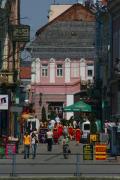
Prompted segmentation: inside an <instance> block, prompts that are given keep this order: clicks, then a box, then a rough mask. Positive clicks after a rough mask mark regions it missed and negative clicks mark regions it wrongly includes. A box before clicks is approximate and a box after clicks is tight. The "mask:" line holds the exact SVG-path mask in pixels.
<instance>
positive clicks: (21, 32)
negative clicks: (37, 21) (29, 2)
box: [11, 25, 30, 42]
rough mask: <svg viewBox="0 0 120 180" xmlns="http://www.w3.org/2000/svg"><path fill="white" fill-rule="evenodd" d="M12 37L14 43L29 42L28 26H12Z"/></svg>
mask: <svg viewBox="0 0 120 180" xmlns="http://www.w3.org/2000/svg"><path fill="white" fill-rule="evenodd" d="M11 29H12V37H13V41H14V42H29V41H30V26H28V25H13V26H12V27H11Z"/></svg>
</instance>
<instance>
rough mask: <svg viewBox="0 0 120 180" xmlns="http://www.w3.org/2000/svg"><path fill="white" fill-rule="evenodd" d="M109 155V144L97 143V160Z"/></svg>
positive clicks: (104, 158)
mask: <svg viewBox="0 0 120 180" xmlns="http://www.w3.org/2000/svg"><path fill="white" fill-rule="evenodd" d="M106 157H107V145H106V144H96V145H95V159H96V160H106Z"/></svg>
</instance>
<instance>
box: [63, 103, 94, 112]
mask: <svg viewBox="0 0 120 180" xmlns="http://www.w3.org/2000/svg"><path fill="white" fill-rule="evenodd" d="M63 111H64V112H91V111H92V107H91V105H89V104H86V103H85V102H83V101H78V102H76V103H74V104H72V105H70V106H65V107H64V109H63Z"/></svg>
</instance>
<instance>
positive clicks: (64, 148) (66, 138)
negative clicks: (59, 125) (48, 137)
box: [62, 136, 71, 159]
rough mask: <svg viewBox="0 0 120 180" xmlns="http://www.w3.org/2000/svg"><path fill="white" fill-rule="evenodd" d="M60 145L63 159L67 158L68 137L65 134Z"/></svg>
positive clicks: (68, 150)
mask: <svg viewBox="0 0 120 180" xmlns="http://www.w3.org/2000/svg"><path fill="white" fill-rule="evenodd" d="M62 146H63V156H64V159H68V157H69V154H70V153H71V151H70V148H69V138H68V137H67V136H64V139H63V140H62Z"/></svg>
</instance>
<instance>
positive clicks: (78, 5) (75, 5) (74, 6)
mask: <svg viewBox="0 0 120 180" xmlns="http://www.w3.org/2000/svg"><path fill="white" fill-rule="evenodd" d="M77 7H82V8H83V9H85V10H86V11H87V12H89V13H90V14H91V15H94V13H93V12H92V11H91V10H90V9H88V8H87V7H85V6H83V5H82V4H79V3H76V4H73V5H72V6H71V7H70V8H68V9H67V10H66V11H64V12H63V13H62V14H60V15H59V16H57V17H56V18H55V19H53V20H52V21H50V22H49V23H47V24H46V25H44V26H42V27H41V28H40V29H38V30H37V32H36V36H38V35H39V34H40V33H41V32H42V31H43V30H44V29H45V28H46V27H47V26H49V25H50V24H52V23H54V22H56V21H58V20H59V21H60V20H61V19H60V18H61V17H62V16H64V15H65V14H66V13H67V12H69V11H70V10H71V9H76V8H77ZM62 21H63V20H62Z"/></svg>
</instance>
